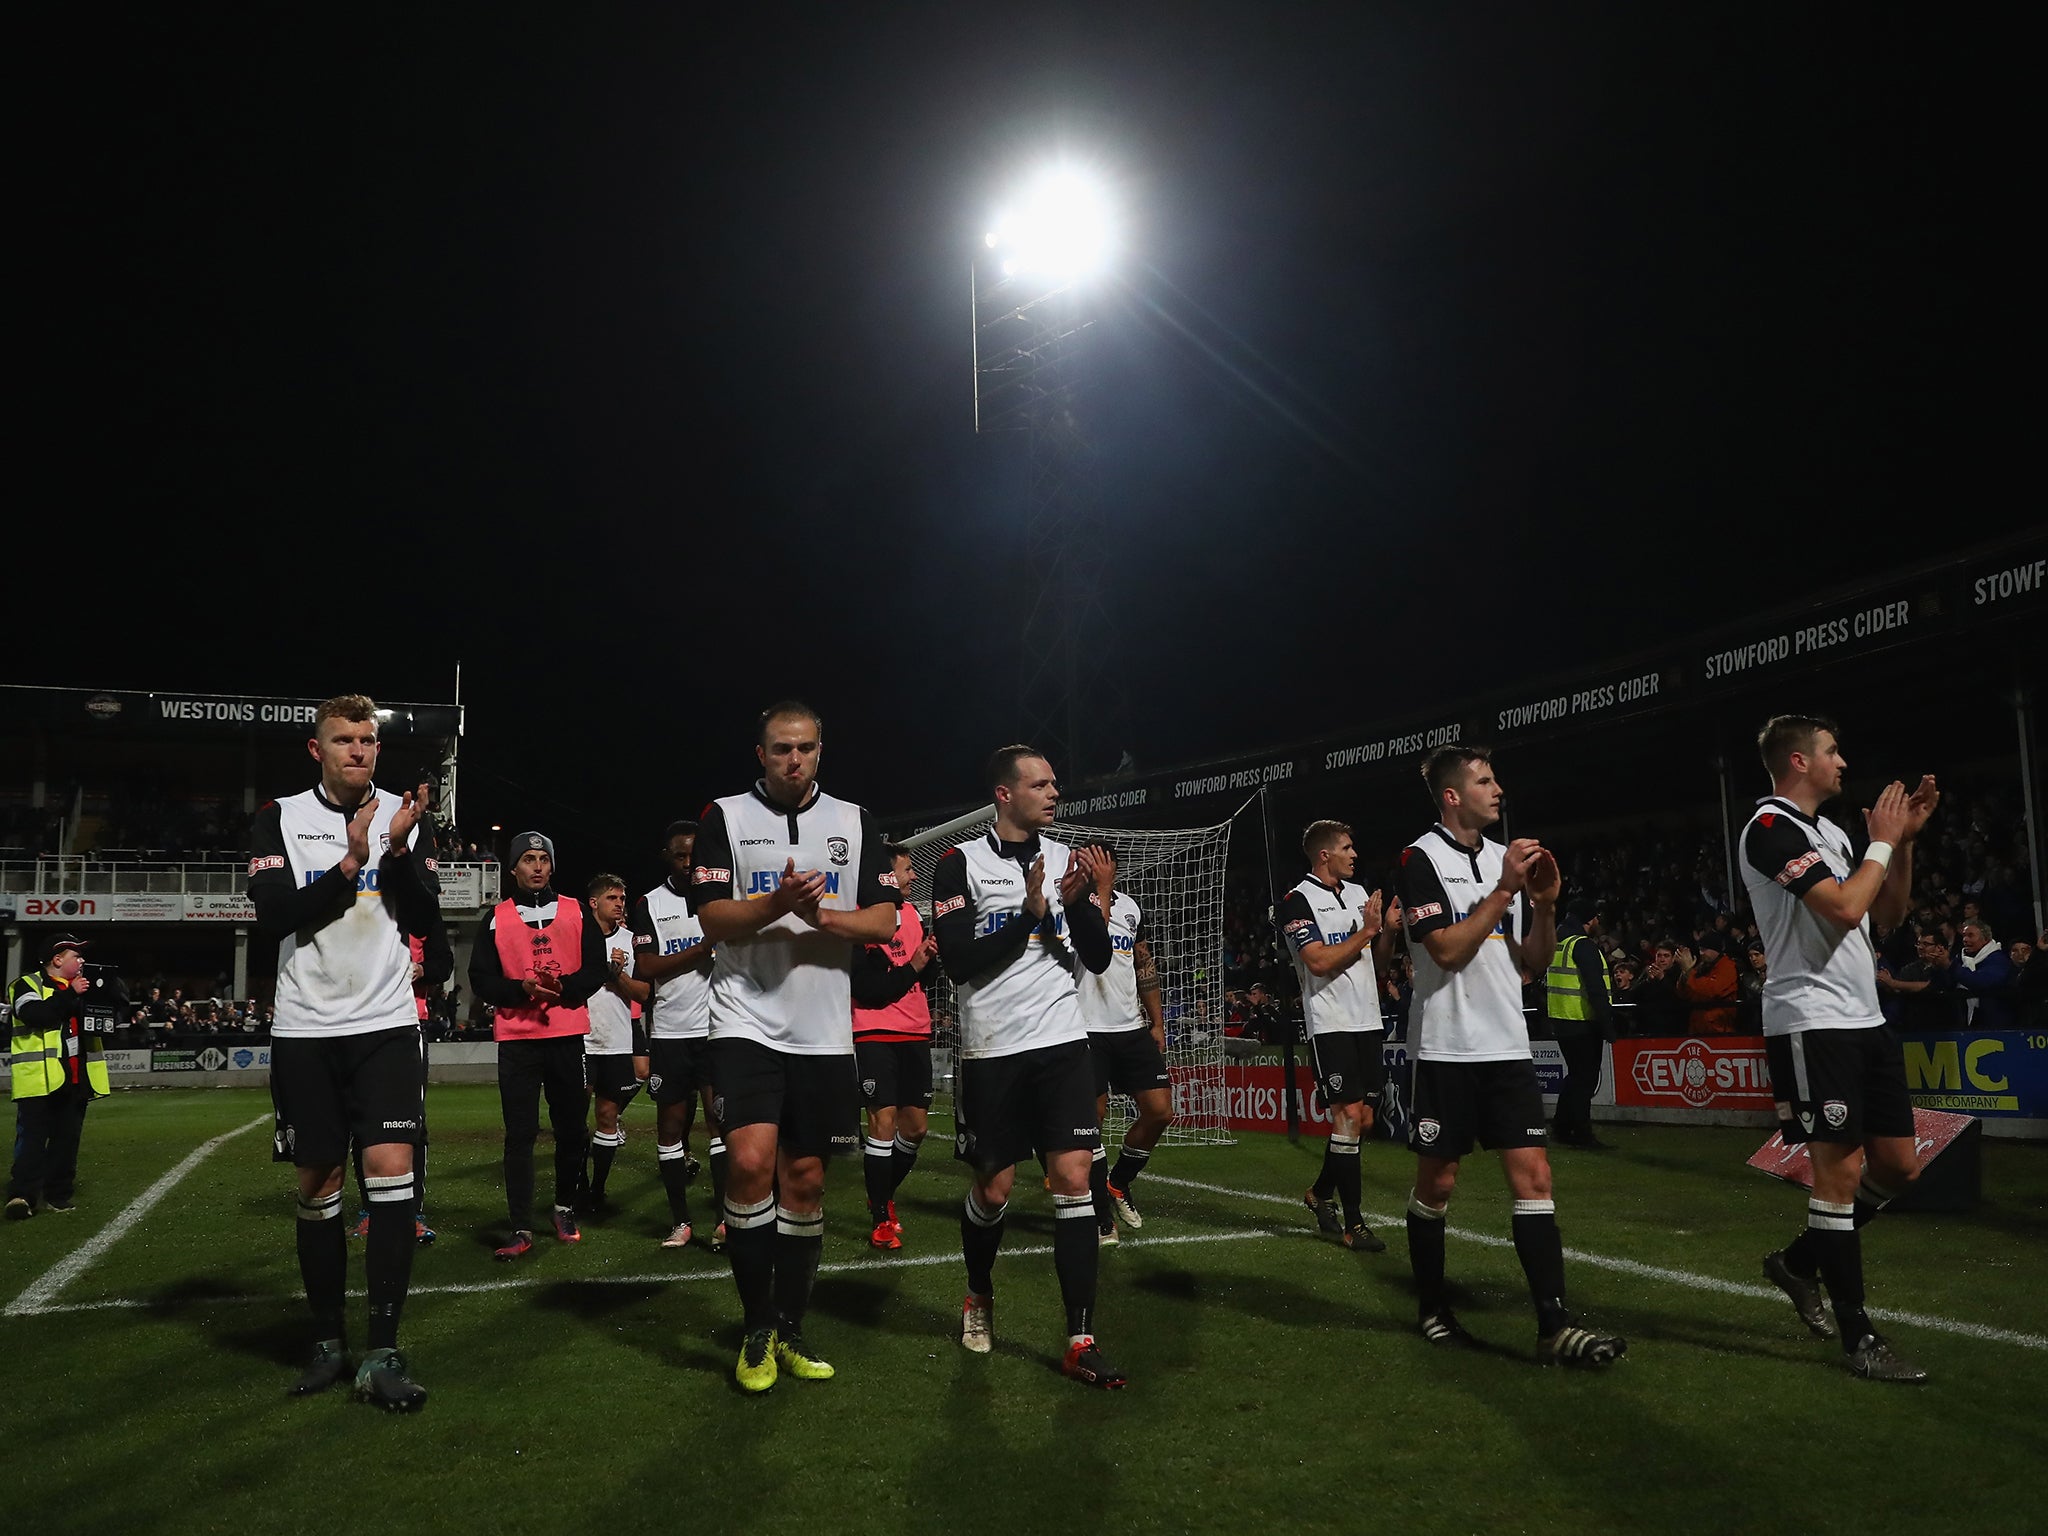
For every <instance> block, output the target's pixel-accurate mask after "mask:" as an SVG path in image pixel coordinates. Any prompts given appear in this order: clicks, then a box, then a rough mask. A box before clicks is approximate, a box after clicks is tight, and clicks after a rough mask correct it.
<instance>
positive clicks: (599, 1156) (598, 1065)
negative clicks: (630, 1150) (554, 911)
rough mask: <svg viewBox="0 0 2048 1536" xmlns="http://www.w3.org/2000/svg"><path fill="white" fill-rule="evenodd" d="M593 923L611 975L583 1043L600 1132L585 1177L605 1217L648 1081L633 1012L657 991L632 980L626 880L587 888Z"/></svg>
mask: <svg viewBox="0 0 2048 1536" xmlns="http://www.w3.org/2000/svg"><path fill="white" fill-rule="evenodd" d="M585 899H586V900H587V901H588V902H589V903H590V916H591V920H592V921H593V922H595V923H596V924H597V927H598V932H600V933H601V934H603V935H604V945H605V957H606V960H607V963H608V965H609V967H610V971H611V974H610V977H609V978H608V979H607V980H606V982H605V984H604V986H603V988H602V989H601V990H599V991H597V992H593V993H592V994H591V996H590V1033H589V1035H588V1036H586V1037H585V1039H584V1051H585V1066H586V1068H587V1069H588V1071H589V1073H590V1092H591V1097H592V1099H593V1101H594V1103H595V1107H596V1111H597V1114H596V1123H597V1128H596V1129H595V1130H594V1131H592V1132H591V1136H590V1152H589V1156H590V1166H589V1169H588V1171H587V1173H586V1175H585V1180H586V1188H585V1199H586V1200H587V1202H588V1204H587V1209H589V1210H591V1211H592V1212H594V1213H602V1212H603V1211H604V1210H605V1209H606V1207H607V1205H608V1201H607V1198H606V1195H605V1184H606V1182H607V1181H608V1180H610V1178H611V1176H612V1160H613V1159H614V1158H616V1157H617V1156H618V1155H619V1148H620V1147H623V1146H624V1145H625V1144H626V1133H625V1131H624V1130H622V1129H621V1128H620V1126H619V1116H620V1115H621V1114H623V1113H625V1109H626V1106H627V1105H628V1104H630V1103H632V1101H633V1096H634V1095H635V1094H637V1093H638V1092H639V1091H640V1085H641V1083H643V1082H644V1081H646V1078H647V1052H646V1051H645V1050H644V1049H643V1048H642V1047H641V1044H640V1041H639V1038H638V1037H639V1034H640V1032H641V1029H642V1028H643V1026H642V1025H641V1023H640V1021H639V1020H637V1019H635V1018H634V1017H633V1008H634V1006H635V1005H636V1004H637V1005H638V1006H639V1007H641V1008H645V1007H646V1006H647V1003H648V1000H649V999H650V998H651V997H653V995H654V991H653V988H651V987H649V986H648V985H647V983H646V982H644V981H636V980H635V979H634V977H633V935H632V933H631V932H630V931H629V930H628V929H627V927H626V882H625V881H623V880H621V879H620V878H619V877H618V876H617V875H602V874H601V875H595V876H593V877H592V878H591V881H590V884H589V885H588V887H586V890H585Z"/></svg>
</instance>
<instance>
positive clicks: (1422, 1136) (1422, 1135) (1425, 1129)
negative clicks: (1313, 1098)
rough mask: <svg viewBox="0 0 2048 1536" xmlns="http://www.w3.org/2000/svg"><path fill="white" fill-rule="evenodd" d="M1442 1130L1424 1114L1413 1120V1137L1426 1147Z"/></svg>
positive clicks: (1441, 1127) (1440, 1126) (1439, 1125)
mask: <svg viewBox="0 0 2048 1536" xmlns="http://www.w3.org/2000/svg"><path fill="white" fill-rule="evenodd" d="M1333 1086H1334V1085H1333ZM1443 1130H1444V1128H1443V1126H1442V1125H1441V1124H1440V1123H1439V1122H1437V1121H1435V1120H1431V1119H1429V1118H1428V1117H1426V1116H1425V1117H1424V1118H1423V1119H1420V1120H1418V1121H1416V1122H1415V1139H1416V1140H1417V1141H1419V1142H1421V1143H1422V1144H1423V1145H1424V1146H1425V1147H1426V1146H1428V1145H1429V1144H1430V1143H1431V1142H1433V1141H1435V1140H1436V1139H1437V1137H1439V1136H1441V1135H1442V1134H1443Z"/></svg>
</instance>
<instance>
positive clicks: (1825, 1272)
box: [1806, 1200, 1876, 1349]
mask: <svg viewBox="0 0 2048 1536" xmlns="http://www.w3.org/2000/svg"><path fill="white" fill-rule="evenodd" d="M1806 1231H1807V1236H1808V1238H1809V1239H1810V1242H1811V1248H1812V1252H1813V1256H1814V1259H1815V1261H1816V1263H1817V1264H1818V1265H1819V1266H1820V1277H1821V1279H1822V1280H1823V1281H1824V1282H1825V1283H1826V1285H1827V1288H1828V1300H1829V1301H1831V1302H1833V1303H1834V1305H1835V1323H1836V1325H1837V1326H1838V1327H1839V1328H1840V1330H1841V1335H1842V1348H1843V1349H1854V1348H1855V1347H1856V1346H1857V1344H1859V1343H1860V1342H1862V1339H1863V1336H1864V1335H1865V1334H1867V1333H1874V1332H1875V1331H1876V1330H1875V1329H1873V1328H1872V1327H1871V1326H1870V1317H1869V1314H1867V1313H1866V1312H1865V1311H1864V1310H1863V1238H1862V1236H1861V1234H1859V1233H1858V1232H1857V1230H1856V1208H1855V1206H1854V1205H1836V1204H1834V1203H1833V1202H1831V1201H1827V1200H1809V1201H1807V1203H1806Z"/></svg>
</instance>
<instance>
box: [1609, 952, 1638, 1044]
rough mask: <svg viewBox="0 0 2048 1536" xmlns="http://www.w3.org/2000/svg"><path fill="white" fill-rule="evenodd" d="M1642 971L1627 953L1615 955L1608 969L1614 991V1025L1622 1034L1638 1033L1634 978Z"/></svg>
mask: <svg viewBox="0 0 2048 1536" xmlns="http://www.w3.org/2000/svg"><path fill="white" fill-rule="evenodd" d="M1641 974H1642V973H1641V971H1640V969H1639V968H1638V967H1637V965H1636V962H1635V961H1634V960H1632V959H1630V958H1629V957H1628V956H1627V955H1625V954H1624V955H1616V956H1615V957H1614V959H1613V962H1612V963H1611V965H1610V967H1609V970H1608V980H1609V982H1610V984H1611V986H1612V988H1613V991H1614V1005H1615V1010H1616V1011H1615V1015H1614V1027H1615V1028H1616V1029H1618V1030H1619V1031H1621V1033H1622V1034H1624V1035H1633V1034H1636V1033H1638V1030H1637V1025H1636V978H1637V977H1638V976H1640V975H1641Z"/></svg>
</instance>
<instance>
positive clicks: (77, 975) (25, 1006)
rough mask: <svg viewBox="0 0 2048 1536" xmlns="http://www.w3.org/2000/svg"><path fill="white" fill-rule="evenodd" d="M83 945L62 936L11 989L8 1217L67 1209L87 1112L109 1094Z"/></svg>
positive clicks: (66, 936)
mask: <svg viewBox="0 0 2048 1536" xmlns="http://www.w3.org/2000/svg"><path fill="white" fill-rule="evenodd" d="M84 972H85V941H84V940H83V939H75V938H73V937H71V935H69V934H59V935H58V936H57V937H56V938H53V939H51V940H50V942H49V943H48V944H46V945H45V946H44V947H43V968H42V970H41V971H32V972H30V973H29V974H28V975H26V976H24V977H22V978H21V979H20V980H19V981H17V982H15V983H14V985H13V986H12V987H11V988H9V989H8V995H7V1001H8V1006H9V1008H10V1010H11V1013H12V1019H11V1022H10V1034H11V1038H10V1040H9V1043H8V1053H9V1055H10V1056H11V1058H12V1067H13V1079H14V1166H13V1168H12V1170H11V1171H10V1172H9V1174H8V1180H7V1216H8V1219H9V1220H12V1221H24V1220H26V1219H27V1218H28V1217H30V1216H33V1215H35V1214H36V1212H37V1211H39V1210H42V1211H68V1210H70V1209H71V1194H72V1190H73V1189H74V1187H75V1186H76V1185H77V1183H78V1142H79V1138H80V1137H81V1136H83V1135H84V1134H85V1106H86V1105H88V1104H90V1103H91V1102H92V1101H93V1100H94V1099H96V1098H101V1097H104V1096H105V1095H106V1094H107V1093H108V1092H110V1091H111V1089H110V1088H109V1085H108V1082H107V1058H106V1050H105V1042H104V1041H103V1040H102V1039H101V1038H100V1036H98V1035H96V1034H89V1033H86V1032H85V1031H83V1030H82V1029H81V1027H80V1026H81V1024H82V1023H83V1022H84V1020H85V993H86V991H87V990H88V986H87V982H86V980H85V974H84Z"/></svg>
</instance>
